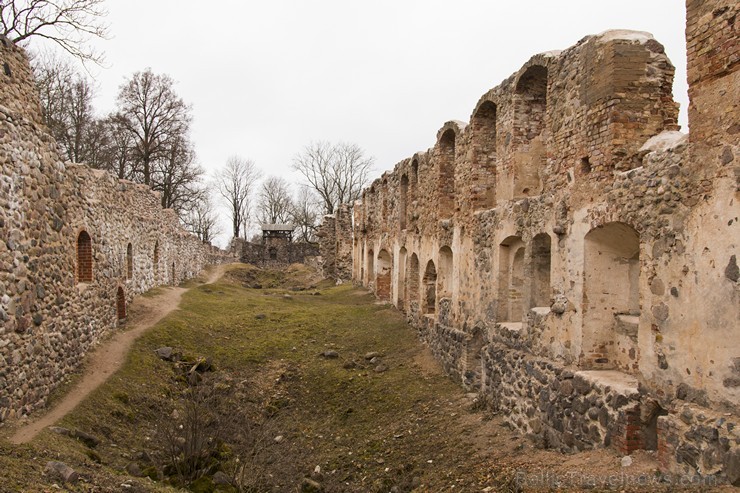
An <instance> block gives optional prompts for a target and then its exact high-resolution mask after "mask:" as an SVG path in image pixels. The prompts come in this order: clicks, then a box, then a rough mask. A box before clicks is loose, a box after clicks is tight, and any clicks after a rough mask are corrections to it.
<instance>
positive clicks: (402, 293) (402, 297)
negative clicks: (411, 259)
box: [396, 247, 406, 312]
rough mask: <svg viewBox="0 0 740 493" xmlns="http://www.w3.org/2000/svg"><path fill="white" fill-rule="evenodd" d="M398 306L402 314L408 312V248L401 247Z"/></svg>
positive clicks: (399, 255) (399, 254)
mask: <svg viewBox="0 0 740 493" xmlns="http://www.w3.org/2000/svg"><path fill="white" fill-rule="evenodd" d="M396 306H398V309H399V310H401V311H402V312H405V311H406V248H405V247H401V249H400V250H399V251H398V294H397V295H396Z"/></svg>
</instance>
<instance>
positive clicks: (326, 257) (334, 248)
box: [317, 204, 354, 281]
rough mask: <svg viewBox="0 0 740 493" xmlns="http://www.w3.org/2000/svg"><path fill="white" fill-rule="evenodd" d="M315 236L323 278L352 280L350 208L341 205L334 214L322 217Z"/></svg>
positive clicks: (352, 254) (346, 205) (352, 253)
mask: <svg viewBox="0 0 740 493" xmlns="http://www.w3.org/2000/svg"><path fill="white" fill-rule="evenodd" d="M317 236H318V238H319V252H320V253H321V257H322V272H323V275H324V277H326V278H329V279H336V280H338V281H347V280H350V279H352V268H353V256H354V248H353V239H352V208H351V207H350V206H349V205H348V204H341V205H340V206H339V207H338V208H337V211H336V213H335V214H330V215H327V216H324V220H323V221H322V223H321V224H320V225H319V229H318V231H317Z"/></svg>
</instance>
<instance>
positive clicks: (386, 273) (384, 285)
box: [375, 250, 393, 301]
mask: <svg viewBox="0 0 740 493" xmlns="http://www.w3.org/2000/svg"><path fill="white" fill-rule="evenodd" d="M392 269H393V258H392V257H391V255H390V253H388V252H387V251H386V250H381V251H380V252H379V253H378V272H377V275H376V278H375V293H376V294H377V296H378V298H380V299H381V300H384V301H390V300H391V270H392Z"/></svg>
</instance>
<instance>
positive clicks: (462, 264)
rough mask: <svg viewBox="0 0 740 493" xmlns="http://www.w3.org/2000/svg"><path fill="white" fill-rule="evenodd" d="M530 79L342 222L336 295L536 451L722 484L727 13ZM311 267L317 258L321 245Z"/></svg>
mask: <svg viewBox="0 0 740 493" xmlns="http://www.w3.org/2000/svg"><path fill="white" fill-rule="evenodd" d="M687 9H688V10H687V12H688V15H687V17H688V27H687V41H688V48H689V49H688V53H689V81H690V83H691V87H690V97H691V107H690V109H689V115H690V126H691V133H690V134H689V135H688V136H687V135H685V134H682V133H681V132H678V126H677V124H676V121H677V112H678V106H677V104H676V103H675V102H674V101H673V98H672V94H671V87H672V82H673V75H674V69H673V66H672V64H671V62H670V60H668V58H667V57H666V55H665V52H664V49H663V47H662V45H661V44H660V43H659V42H658V41H656V40H655V39H654V38H653V37H652V36H651V35H650V34H648V33H643V32H634V31H607V32H605V33H602V34H600V35H597V36H588V37H586V38H584V39H583V40H581V41H580V42H579V43H578V44H576V45H575V46H573V47H571V48H568V49H567V50H565V51H562V52H548V53H543V54H540V55H536V56H534V57H532V59H530V60H529V61H528V62H527V63H526V64H525V65H524V66H523V67H522V68H521V69H520V70H519V71H518V72H517V73H515V74H513V75H512V76H511V77H509V78H508V79H507V80H505V81H503V82H502V83H501V84H500V85H498V86H497V87H495V88H493V89H491V90H490V91H488V92H487V93H486V94H484V95H483V96H482V97H481V98H480V101H479V102H478V104H477V105H476V107H475V108H474V110H473V113H472V115H471V118H470V121H469V122H468V123H466V122H458V121H451V122H447V123H445V124H444V125H443V126H442V128H441V129H440V130H439V132H438V134H437V140H436V144H435V145H434V147H432V148H431V149H429V150H427V151H423V152H419V153H417V154H415V155H414V156H412V157H410V158H408V159H405V160H403V161H401V162H400V163H398V164H397V165H396V166H395V168H394V169H393V170H392V171H391V172H387V173H385V174H384V175H383V176H382V177H381V178H379V179H377V180H376V181H375V182H374V183H373V184H372V185H371V186H370V187H369V188H368V189H367V190H365V192H364V194H363V198H362V200H361V201H359V202H357V203H356V204H355V206H354V209H353V215H354V220H353V230H352V231H353V245H354V249H353V253H352V259H353V265H352V275H353V278H354V279H355V280H356V281H357V282H361V283H363V284H364V285H366V286H369V287H371V288H372V289H374V290H375V292H376V294H377V296H379V297H380V298H383V299H387V300H389V301H390V302H392V303H393V304H395V305H396V306H397V307H398V308H399V309H400V310H402V311H404V312H405V313H406V315H407V317H408V319H409V321H410V322H411V323H412V324H413V325H415V326H416V327H418V328H419V329H420V334H421V337H422V338H423V339H424V340H425V341H426V342H427V343H428V344H429V346H430V347H431V349H432V351H433V352H434V354H435V355H436V357H437V358H438V359H439V360H440V361H441V362H442V363H443V365H444V367H445V369H446V370H447V371H448V372H449V373H450V374H451V375H454V376H455V377H456V378H458V379H459V380H460V381H461V382H462V383H463V384H464V385H466V386H468V387H469V388H471V389H475V390H477V391H479V392H480V393H481V394H482V396H483V397H484V398H486V399H487V400H488V401H489V403H490V405H491V406H493V407H495V408H497V409H499V410H501V412H502V413H503V414H504V416H505V417H506V420H507V421H508V422H509V423H510V424H511V425H512V426H513V427H515V428H517V429H519V430H521V431H522V432H524V433H526V434H528V435H530V436H531V437H532V438H533V439H534V440H535V442H536V443H538V444H539V445H541V446H543V447H555V448H559V449H563V450H583V449H587V448H592V447H600V446H613V447H617V448H618V449H619V450H621V451H622V452H623V453H630V452H631V451H633V450H637V449H649V450H657V451H658V455H659V457H660V460H661V461H662V463H663V465H664V467H665V469H667V470H669V471H672V472H680V473H687V472H688V473H692V474H696V473H699V474H702V475H705V476H710V477H715V478H718V480H728V481H729V482H731V483H734V484H740V470H738V468H737V466H736V465H737V464H738V463H739V462H738V459H740V449H739V447H738V444H740V435H738V433H739V431H738V430H739V429H740V428H739V427H738V426H737V425H739V424H740V422H738V420H737V416H738V415H739V414H740V338H738V337H737V329H738V322H737V321H738V320H740V284H739V283H738V277H739V276H738V267H737V265H738V264H737V256H738V241H739V240H738V238H740V234H738V231H739V230H738V228H740V225H738V219H737V218H738V217H740V205H738V199H739V198H740V197H739V196H738V190H740V188H739V187H738V183H740V182H739V181H738V180H739V178H738V177H740V171H738V169H739V168H738V166H737V163H738V162H737V160H736V159H735V156H737V152H738V135H739V134H740V133H739V132H738V128H740V122H738V115H740V111H738V108H737V104H738V88H740V81H738V80H737V60H738V56H737V53H738V51H737V33H736V31H735V27H734V26H735V23H734V19H735V15H736V7H735V6H734V4H733V3H731V2H728V1H725V0H712V1H709V2H705V1H694V0H689V1H688V2H687ZM322 247H323V248H331V245H322Z"/></svg>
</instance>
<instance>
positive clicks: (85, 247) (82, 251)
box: [77, 229, 93, 282]
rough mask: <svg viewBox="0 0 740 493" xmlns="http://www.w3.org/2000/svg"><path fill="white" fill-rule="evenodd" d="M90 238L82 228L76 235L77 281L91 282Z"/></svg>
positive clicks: (91, 258)
mask: <svg viewBox="0 0 740 493" xmlns="http://www.w3.org/2000/svg"><path fill="white" fill-rule="evenodd" d="M92 280H93V252H92V238H91V237H90V234H89V233H88V232H87V231H85V230H84V229H83V230H82V231H80V232H79V234H78V235H77V282H92Z"/></svg>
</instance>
